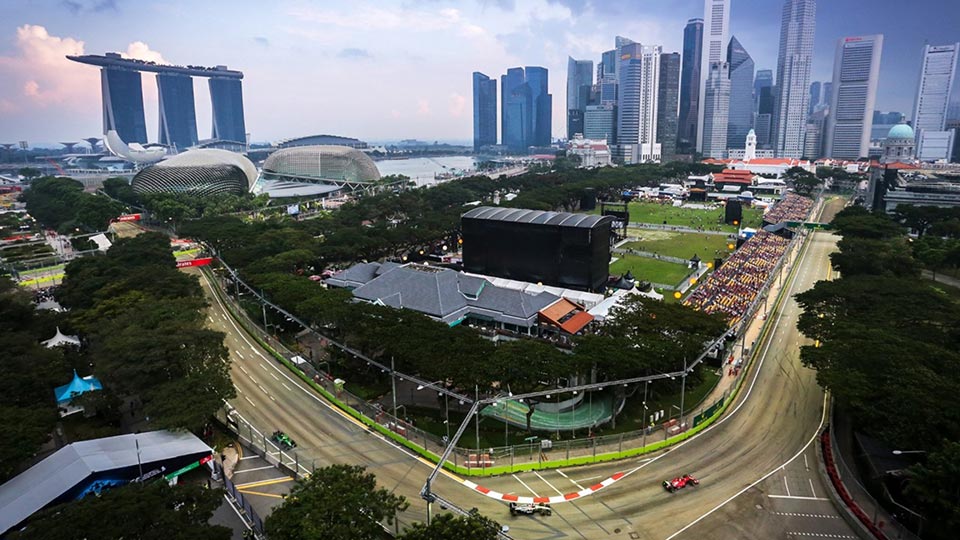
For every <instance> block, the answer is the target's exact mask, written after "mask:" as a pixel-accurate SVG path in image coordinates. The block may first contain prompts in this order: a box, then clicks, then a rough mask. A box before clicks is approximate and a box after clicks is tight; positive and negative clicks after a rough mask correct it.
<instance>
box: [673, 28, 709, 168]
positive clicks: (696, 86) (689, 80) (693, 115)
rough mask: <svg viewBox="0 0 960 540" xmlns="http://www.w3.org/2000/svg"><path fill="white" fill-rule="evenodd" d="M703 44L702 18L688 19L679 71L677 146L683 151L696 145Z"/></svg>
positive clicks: (691, 150) (689, 150)
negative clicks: (681, 65) (680, 69)
mask: <svg viewBox="0 0 960 540" xmlns="http://www.w3.org/2000/svg"><path fill="white" fill-rule="evenodd" d="M702 46H703V19H690V21H688V22H687V26H686V27H684V29H683V67H682V71H681V73H680V120H679V127H678V134H677V146H678V147H679V148H680V150H681V151H682V152H684V153H691V152H693V150H694V148H696V146H697V117H698V115H699V114H700V113H699V108H700V105H699V104H700V52H701V49H702Z"/></svg>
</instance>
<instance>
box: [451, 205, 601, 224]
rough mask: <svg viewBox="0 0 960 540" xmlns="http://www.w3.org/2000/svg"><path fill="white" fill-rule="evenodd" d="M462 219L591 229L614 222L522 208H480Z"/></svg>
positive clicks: (596, 216) (587, 215)
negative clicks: (604, 223)
mask: <svg viewBox="0 0 960 540" xmlns="http://www.w3.org/2000/svg"><path fill="white" fill-rule="evenodd" d="M461 217H462V218H470V219H482V220H488V221H507V222H511V223H534V224H541V225H554V226H558V227H577V228H583V229H591V228H593V227H595V226H597V225H598V224H600V223H603V222H610V223H612V222H613V218H612V217H610V216H598V215H593V214H572V213H570V212H548V211H544V210H525V209H522V208H499V207H492V206H478V207H476V208H473V209H471V210H469V211H467V212H466V213H464V214H463V215H462V216H461Z"/></svg>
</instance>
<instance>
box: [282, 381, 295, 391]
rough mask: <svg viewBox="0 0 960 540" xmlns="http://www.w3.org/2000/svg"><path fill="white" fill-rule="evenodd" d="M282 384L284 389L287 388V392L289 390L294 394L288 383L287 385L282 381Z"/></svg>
mask: <svg viewBox="0 0 960 540" xmlns="http://www.w3.org/2000/svg"><path fill="white" fill-rule="evenodd" d="M280 384H282V385H283V387H284V388H286V389H287V390H289V391H291V392H293V388H290V387H289V386H287V383H285V382H283V381H281V382H280Z"/></svg>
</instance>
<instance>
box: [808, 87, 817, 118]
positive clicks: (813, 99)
mask: <svg viewBox="0 0 960 540" xmlns="http://www.w3.org/2000/svg"><path fill="white" fill-rule="evenodd" d="M819 104H820V81H813V82H812V83H810V103H809V104H808V105H807V116H810V115H811V114H813V110H814V109H816V108H817V105H819Z"/></svg>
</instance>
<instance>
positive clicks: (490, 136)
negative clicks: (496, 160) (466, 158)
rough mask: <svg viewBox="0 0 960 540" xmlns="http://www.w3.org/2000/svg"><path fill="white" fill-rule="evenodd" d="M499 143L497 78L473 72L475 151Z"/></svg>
mask: <svg viewBox="0 0 960 540" xmlns="http://www.w3.org/2000/svg"><path fill="white" fill-rule="evenodd" d="M493 144H497V80H496V79H491V78H490V77H487V76H486V75H484V74H483V73H480V72H479V71H474V72H473V151H474V152H479V151H480V148H481V147H483V146H487V145H493Z"/></svg>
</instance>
